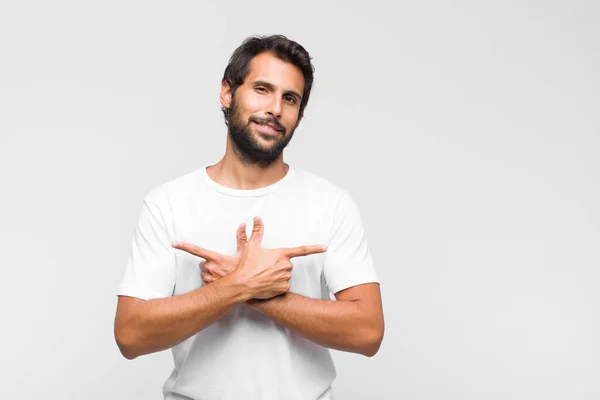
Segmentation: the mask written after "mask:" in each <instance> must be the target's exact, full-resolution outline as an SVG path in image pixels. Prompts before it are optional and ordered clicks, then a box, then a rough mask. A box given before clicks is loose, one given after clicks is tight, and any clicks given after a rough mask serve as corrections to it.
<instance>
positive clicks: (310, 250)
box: [282, 244, 327, 258]
mask: <svg viewBox="0 0 600 400" xmlns="http://www.w3.org/2000/svg"><path fill="white" fill-rule="evenodd" d="M282 250H283V254H284V255H285V256H286V257H287V258H293V257H302V256H308V255H311V254H317V253H325V252H326V251H327V246H324V245H320V244H311V245H307V246H298V247H289V248H285V249H282Z"/></svg>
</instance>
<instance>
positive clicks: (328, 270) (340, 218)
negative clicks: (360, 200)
mask: <svg viewBox="0 0 600 400" xmlns="http://www.w3.org/2000/svg"><path fill="white" fill-rule="evenodd" d="M332 224H333V226H332V230H331V238H330V241H329V244H328V245H327V252H325V260H324V266H323V271H324V277H325V282H326V283H327V287H328V288H329V290H330V291H331V293H334V294H335V293H336V292H339V291H340V290H343V289H347V288H349V287H352V286H356V285H361V284H363V283H370V282H377V283H378V282H379V280H378V278H377V274H376V272H375V269H374V268H373V260H372V258H371V252H370V251H369V246H368V244H367V239H366V237H365V232H364V227H363V223H362V219H361V216H360V212H359V210H358V206H357V205H356V203H355V202H354V200H353V199H352V198H351V197H350V195H349V194H348V193H347V192H344V193H343V194H342V196H341V197H340V200H339V203H338V204H337V207H336V208H335V210H334V215H333V222H332Z"/></svg>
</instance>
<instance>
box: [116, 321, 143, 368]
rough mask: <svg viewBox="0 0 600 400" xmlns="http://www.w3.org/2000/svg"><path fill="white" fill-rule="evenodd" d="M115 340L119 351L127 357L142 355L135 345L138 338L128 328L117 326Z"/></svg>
mask: <svg viewBox="0 0 600 400" xmlns="http://www.w3.org/2000/svg"><path fill="white" fill-rule="evenodd" d="M115 341H116V342H117V346H118V347H119V351H120V352H121V354H122V355H123V357H125V358H126V359H128V360H133V359H134V358H137V357H138V356H140V355H141V354H140V353H139V351H138V350H137V348H136V346H135V343H136V342H137V340H136V339H135V338H134V337H133V334H132V333H131V332H129V330H128V329H126V328H124V327H115Z"/></svg>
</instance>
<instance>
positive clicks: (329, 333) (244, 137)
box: [115, 35, 384, 400]
mask: <svg viewBox="0 0 600 400" xmlns="http://www.w3.org/2000/svg"><path fill="white" fill-rule="evenodd" d="M312 82H313V66H312V64H311V62H310V56H309V54H308V53H307V52H306V50H305V49H304V48H303V47H302V46H300V45H299V44H298V43H296V42H293V41H291V40H288V39H287V38H285V37H284V36H280V35H276V36H268V37H252V38H248V39H247V40H246V41H245V42H244V43H243V44H242V45H241V46H240V47H239V48H238V49H236V50H235V52H234V53H233V55H232V57H231V60H230V62H229V65H228V66H227V68H226V70H225V74H224V77H223V80H222V86H221V95H220V100H221V104H222V106H223V112H224V114H225V122H226V125H227V126H228V135H227V146H226V151H225V156H224V157H223V158H222V159H221V160H220V161H219V162H218V163H216V164H215V165H211V166H204V167H202V168H200V169H198V170H196V171H194V172H191V173H189V174H187V175H185V176H182V177H180V178H177V179H175V180H172V181H170V182H167V183H165V184H163V185H160V186H158V187H157V188H155V189H154V190H152V191H151V192H150V193H149V194H148V195H147V196H146V198H145V200H144V204H143V208H142V212H141V215H140V218H139V223H138V227H137V230H136V231H135V233H134V238H133V247H132V252H131V257H130V258H129V262H128V264H127V268H126V272H125V275H124V278H123V281H122V282H121V284H120V286H119V288H118V295H119V301H118V306H117V313H116V318H115V337H116V340H117V344H118V346H119V348H120V350H121V352H122V354H123V355H124V356H125V357H126V358H128V359H133V358H136V357H138V356H140V355H143V354H148V353H152V352H156V351H160V350H165V349H168V348H171V349H172V352H173V358H174V364H175V368H174V370H173V372H172V374H171V376H170V377H169V378H168V379H167V381H166V382H165V384H164V387H163V393H164V397H165V399H208V400H210V399H236V400H237V399H257V400H258V399H261V400H265V399H266V400H270V399H272V400H294V399H310V400H314V399H320V400H324V399H331V398H332V397H331V396H332V391H331V383H332V382H333V380H334V379H335V368H334V365H333V362H332V359H331V356H330V353H329V350H328V348H333V349H338V350H342V351H349V352H355V353H360V354H364V355H366V356H373V355H374V354H375V353H376V352H377V351H378V349H379V346H380V343H381V340H382V338H383V331H384V323H383V312H382V306H381V295H380V291H379V284H378V281H377V276H376V274H375V271H374V269H373V265H372V260H371V255H370V252H369V249H368V246H367V242H366V239H365V236H364V232H363V225H362V221H361V218H360V215H359V211H358V208H357V207H356V204H355V203H354V201H353V200H352V199H351V198H350V196H349V195H348V193H347V192H345V191H344V190H342V189H340V188H339V187H337V186H335V185H334V184H332V183H330V182H329V181H327V180H325V179H323V178H320V177H318V176H316V175H314V174H312V173H309V172H307V171H304V170H301V169H297V168H294V167H290V166H289V165H288V164H286V163H284V161H283V150H284V148H285V147H286V145H287V144H288V143H289V141H290V139H291V138H292V136H293V134H294V131H295V129H296V128H297V127H298V125H299V123H300V121H301V119H302V116H303V112H304V108H305V107H306V104H307V102H308V98H309V96H310V91H311V87H312ZM250 226H252V233H251V235H250V237H249V238H248V236H247V233H246V231H247V228H246V227H248V228H250ZM198 266H200V269H199V268H198ZM330 292H331V293H333V294H334V295H335V297H336V300H337V301H331V300H330V297H329V293H330Z"/></svg>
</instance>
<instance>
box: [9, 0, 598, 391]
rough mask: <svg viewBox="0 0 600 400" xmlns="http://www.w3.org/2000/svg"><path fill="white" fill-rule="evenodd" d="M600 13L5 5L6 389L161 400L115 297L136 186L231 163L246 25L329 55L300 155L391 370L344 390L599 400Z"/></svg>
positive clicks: (354, 366) (553, 7)
mask: <svg viewBox="0 0 600 400" xmlns="http://www.w3.org/2000/svg"><path fill="white" fill-rule="evenodd" d="M599 4H600V3H598V2H595V1H587V2H585V1H562V2H560V1H537V2H534V1H521V2H506V1H495V2H476V1H470V2H467V1H458V2H443V1H437V2H391V1H390V2H389V3H384V2H381V1H373V0H371V1H368V2H352V1H350V2H348V1H346V2H344V3H342V2H339V3H338V4H335V5H334V3H333V2H326V1H318V2H308V1H301V2H280V1H279V2H275V1H270V2H269V1H260V2H254V1H235V2H233V1H229V2H217V1H212V2H201V1H196V2H192V1H177V2H156V1H145V2H142V1H136V2H134V1H103V2H93V3H92V2H77V1H70V2H67V1H53V2H43V1H38V2H27V1H6V2H2V5H1V6H0V178H1V182H0V191H1V192H0V193H1V196H0V204H1V207H0V246H1V247H0V248H1V251H0V265H1V266H2V276H3V278H2V291H0V296H1V299H0V300H1V302H2V333H1V334H0V335H1V339H2V345H3V351H2V353H3V354H2V359H3V362H2V366H3V367H2V371H1V374H0V381H1V382H2V383H1V384H0V386H1V387H2V397H3V398H6V399H34V398H49V399H50V398H51V399H98V400H99V399H160V398H161V393H160V392H161V386H162V384H163V382H164V380H165V379H166V378H167V376H168V374H169V373H170V370H171V368H172V361H171V355H170V352H162V353H159V354H153V355H149V356H143V357H141V358H138V359H136V360H134V361H127V360H125V359H124V358H123V357H122V356H121V355H120V354H119V352H118V349H117V346H116V344H115V342H114V338H113V318H114V312H115V305H116V301H117V297H116V295H115V290H116V286H117V284H118V282H119V281H120V279H121V277H122V274H123V272H124V267H125V263H126V261H127V257H128V252H129V249H130V241H131V237H132V234H133V229H134V227H135V224H136V222H137V217H138V214H139V211H140V210H141V204H142V199H143V197H144V195H145V194H146V193H147V192H148V191H149V190H151V189H152V188H153V187H155V186H157V185H158V184H160V183H162V182H165V181H167V180H170V179H173V178H175V177H177V176H180V175H183V174H185V173H187V172H189V171H191V170H193V169H195V168H198V167H199V166H201V165H203V164H205V163H212V162H216V161H218V159H219V158H220V157H221V156H222V154H223V152H224V146H225V137H226V133H225V132H226V131H225V126H224V124H223V119H222V114H221V111H220V104H219V101H218V94H219V87H220V81H221V77H222V75H223V71H224V69H225V66H226V64H227V61H228V58H229V56H230V55H231V53H232V52H233V50H234V49H235V47H237V46H238V45H239V44H240V43H241V42H242V40H243V39H244V38H246V37H247V36H249V35H251V34H270V33H282V34H285V35H287V36H288V37H289V38H291V39H293V40H296V41H298V42H299V43H301V44H302V45H303V46H304V47H306V49H307V50H308V51H309V52H310V53H311V55H312V57H313V61H314V65H315V68H316V75H315V79H316V80H315V86H314V91H313V94H312V98H311V100H310V102H309V104H308V108H307V109H306V118H305V119H304V121H303V122H302V124H301V125H300V128H299V129H298V130H297V131H296V135H295V137H294V139H293V140H292V142H291V144H290V147H288V149H287V150H286V161H287V162H289V163H291V164H294V165H296V166H298V167H301V168H305V169H308V170H310V171H313V172H315V173H317V174H320V175H322V176H324V177H326V178H328V179H330V180H332V181H333V182H335V183H337V184H338V185H340V186H342V187H343V188H345V189H347V190H348V191H349V192H350V193H351V194H352V195H353V197H354V198H355V200H356V201H357V203H358V205H359V207H360V209H361V212H362V215H363V218H364V221H365V225H366V230H367V235H368V238H369V243H370V246H371V250H372V253H373V257H374V261H375V263H376V268H377V271H378V273H379V275H380V278H381V281H382V292H383V300H384V309H385V317H386V335H385V339H384V342H383V345H382V347H381V349H380V352H379V353H378V354H377V356H375V357H374V358H371V359H369V358H365V357H362V356H359V355H354V354H344V353H339V352H335V353H334V357H335V360H336V363H337V368H338V379H337V380H336V382H335V384H334V391H335V394H336V399H431V400H434V399H435V400H438V399H461V400H462V399H478V400H479V399H528V400H529V399H545V400H550V399H568V400H573V399H600V379H599V376H600V344H599V337H600V311H599V310H600V307H599V305H600V294H599V291H598V286H599V283H600V268H599V267H600V161H599V159H600V78H599V72H598V71H600V5H599Z"/></svg>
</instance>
